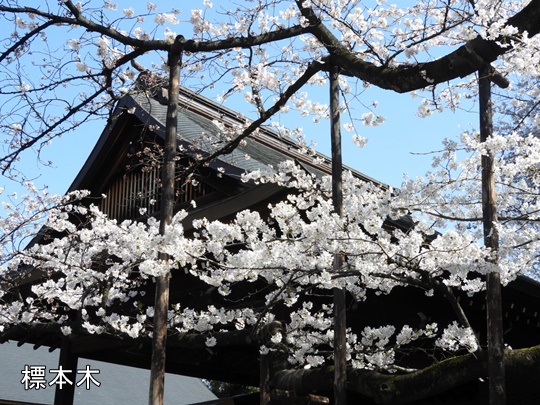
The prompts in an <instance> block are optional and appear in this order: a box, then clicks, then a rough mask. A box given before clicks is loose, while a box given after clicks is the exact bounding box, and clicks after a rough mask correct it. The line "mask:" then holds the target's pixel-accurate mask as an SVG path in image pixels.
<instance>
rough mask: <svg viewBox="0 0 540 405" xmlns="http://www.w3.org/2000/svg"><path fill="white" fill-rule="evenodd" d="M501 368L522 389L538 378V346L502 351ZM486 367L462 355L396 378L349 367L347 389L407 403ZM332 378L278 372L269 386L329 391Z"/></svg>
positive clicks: (321, 373)
mask: <svg viewBox="0 0 540 405" xmlns="http://www.w3.org/2000/svg"><path fill="white" fill-rule="evenodd" d="M505 365H506V368H507V370H508V371H509V373H508V374H510V375H512V379H513V380H512V383H513V384H515V385H517V386H519V387H522V385H521V384H523V387H524V388H526V386H527V384H529V383H530V382H532V381H534V380H535V379H536V380H538V379H539V378H540V346H534V347H531V348H527V349H519V350H506V352H505ZM486 367H487V366H486V362H485V359H483V358H478V357H477V356H475V355H474V354H466V355H461V356H455V357H451V358H449V359H446V360H443V361H441V362H439V363H436V364H434V365H432V366H430V367H426V368H424V369H422V370H419V371H415V372H412V373H407V374H399V375H396V374H384V373H381V372H378V371H372V370H358V369H352V368H349V369H348V378H347V380H348V389H349V390H350V391H352V392H357V393H359V394H361V395H364V396H366V397H369V398H371V399H372V400H374V401H375V402H376V403H377V404H388V405H390V404H392V405H399V404H408V403H412V402H414V401H419V400H422V399H426V398H430V397H433V396H435V395H437V394H441V393H444V392H446V391H448V390H451V389H453V388H456V387H458V386H460V385H463V384H465V383H469V382H473V381H475V380H478V379H479V378H482V377H484V375H485V374H486ZM332 375H333V370H332V368H331V367H326V368H315V369H302V370H281V371H278V372H276V373H275V374H274V376H273V378H272V380H271V384H272V386H273V387H274V388H277V389H282V390H296V392H299V393H310V392H321V391H331V389H332ZM514 389H517V388H514ZM529 389H531V388H529Z"/></svg>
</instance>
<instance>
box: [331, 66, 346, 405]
mask: <svg viewBox="0 0 540 405" xmlns="http://www.w3.org/2000/svg"><path fill="white" fill-rule="evenodd" d="M330 120H331V129H330V135H331V142H332V200H333V203H334V211H335V213H336V214H338V215H339V216H343V161H342V155H341V128H340V120H339V67H338V66H337V65H334V64H333V65H332V67H331V69H330ZM343 262H344V258H343V255H342V254H340V253H337V254H336V255H335V257H334V265H333V270H334V272H338V271H341V268H342V267H343ZM333 294H334V404H335V405H346V403H347V360H346V358H347V316H346V294H345V290H343V289H341V288H334V291H333Z"/></svg>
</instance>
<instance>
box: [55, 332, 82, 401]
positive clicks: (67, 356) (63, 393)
mask: <svg viewBox="0 0 540 405" xmlns="http://www.w3.org/2000/svg"><path fill="white" fill-rule="evenodd" d="M77 361H78V357H77V355H75V354H73V352H72V351H71V342H70V340H69V338H67V337H64V338H63V339H62V346H61V347H60V356H59V357H58V368H59V369H60V367H62V370H70V372H69V373H65V376H66V377H67V378H68V379H69V381H71V382H72V383H73V384H71V385H70V384H63V385H56V391H55V393H54V405H73V401H74V396H75V384H76V379H77Z"/></svg>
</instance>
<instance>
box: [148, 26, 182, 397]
mask: <svg viewBox="0 0 540 405" xmlns="http://www.w3.org/2000/svg"><path fill="white" fill-rule="evenodd" d="M183 41H184V37H182V36H180V35H179V36H177V37H176V39H175V42H174V45H173V47H172V49H171V50H170V51H169V55H168V56H169V59H168V62H167V64H168V66H169V87H168V90H169V102H168V105H167V118H166V123H165V127H166V128H165V138H166V139H165V148H164V149H165V152H164V157H163V160H164V162H163V165H162V169H161V184H162V189H161V207H160V225H159V233H160V235H164V234H165V229H166V227H167V226H168V225H169V224H170V223H171V221H172V218H173V211H174V202H175V196H174V180H175V169H176V148H177V145H178V144H177V137H176V135H177V134H176V132H177V122H178V94H179V91H180V66H181V64H182V52H183V49H182V47H183ZM159 259H160V260H168V255H167V254H165V253H160V254H159ZM169 278H170V275H169V274H164V275H161V276H159V277H158V278H157V279H156V295H155V304H154V331H153V336H152V361H151V365H150V389H149V394H148V404H149V405H163V396H164V392H165V364H166V348H167V326H168V323H167V322H168V320H167V316H168V311H169Z"/></svg>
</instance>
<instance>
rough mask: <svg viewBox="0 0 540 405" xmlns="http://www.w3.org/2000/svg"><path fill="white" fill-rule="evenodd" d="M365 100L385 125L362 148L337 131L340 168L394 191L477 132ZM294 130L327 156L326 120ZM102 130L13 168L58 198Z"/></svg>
mask: <svg viewBox="0 0 540 405" xmlns="http://www.w3.org/2000/svg"><path fill="white" fill-rule="evenodd" d="M325 90H326V89H325ZM371 93H372V94H371ZM368 96H369V97H370V98H368ZM324 97H326V92H325V93H323V94H321V98H324ZM365 98H366V102H365V103H366V104H368V103H369V102H371V101H372V100H377V101H379V107H378V108H377V112H378V113H379V114H381V115H382V116H384V117H385V119H386V121H385V122H384V123H383V124H382V125H380V126H378V127H365V126H358V127H357V129H358V132H359V134H360V135H361V136H363V137H366V138H368V143H367V145H366V146H365V147H364V148H358V147H357V146H355V145H354V144H353V143H352V141H351V137H352V133H351V132H346V131H343V133H342V137H343V153H344V157H343V159H344V163H345V164H346V165H348V166H350V167H352V168H354V169H356V170H359V171H361V172H363V173H365V174H367V175H368V176H370V177H373V178H375V179H377V180H380V181H382V182H385V183H387V184H390V185H392V186H394V187H399V185H400V184H401V182H402V179H403V175H404V173H407V174H408V175H409V176H410V177H416V176H419V175H422V174H424V173H425V172H426V171H427V170H429V169H430V162H431V156H430V155H417V154H418V153H419V154H425V153H428V152H430V151H434V150H438V149H440V148H441V141H442V140H443V139H444V138H456V137H457V136H459V134H460V133H461V131H462V130H463V129H471V128H474V127H477V120H478V116H477V113H476V112H475V111H472V112H469V113H467V112H464V111H458V112H452V111H445V112H443V113H434V114H433V115H432V116H430V117H426V118H419V117H418V116H417V115H416V111H417V108H418V105H419V103H420V99H419V98H411V96H410V95H407V94H396V93H393V92H390V91H383V90H380V89H372V91H371V92H370V94H368V95H366V97H365ZM318 101H320V102H327V100H318ZM225 105H226V106H227V107H229V108H231V109H233V110H235V109H239V108H242V107H243V106H242V105H240V104H236V103H234V102H233V103H226V104H225ZM285 118H287V117H286V116H285ZM347 121H348V118H347V117H346V116H342V124H343V123H344V122H347ZM295 123H297V122H296V121H295ZM299 125H300V126H302V127H303V128H304V131H305V133H306V135H307V137H308V139H309V140H314V141H316V142H317V146H316V149H317V150H319V151H320V152H322V153H325V154H328V155H329V154H330V146H329V136H330V135H329V123H328V121H324V120H323V121H321V122H320V123H319V124H317V125H315V124H312V123H311V120H310V119H309V118H308V119H306V120H305V122H303V123H301V124H299ZM104 127H105V121H104V120H96V121H92V122H90V123H87V124H85V125H84V126H82V127H80V128H78V129H77V130H75V131H74V132H72V133H69V134H67V135H65V136H64V137H62V138H59V139H56V140H54V141H53V143H52V144H51V145H49V146H47V147H46V148H45V149H44V150H43V152H42V154H41V156H40V158H41V160H42V161H51V162H52V163H53V164H52V166H51V167H46V166H44V165H43V164H42V163H39V162H38V160H37V157H36V155H35V154H34V153H26V154H25V157H24V159H23V160H22V162H20V164H19V168H20V169H21V170H22V171H23V172H24V173H26V174H27V176H28V177H32V178H34V182H35V183H36V184H37V185H38V186H43V185H47V186H48V187H49V189H50V191H51V192H52V193H63V192H65V191H66V190H67V188H68V187H69V186H70V184H71V182H72V181H73V179H74V178H75V176H76V175H77V173H78V171H79V169H80V168H81V167H82V165H83V163H84V161H85V160H86V158H87V157H88V155H89V154H90V152H91V150H92V148H93V147H94V145H95V142H96V141H97V139H98V137H99V135H100V134H101V132H102V130H103V128H104ZM2 183H3V185H4V187H5V188H6V192H7V193H10V192H11V190H17V189H18V188H19V187H18V185H17V183H14V182H12V181H10V180H7V179H2Z"/></svg>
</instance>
